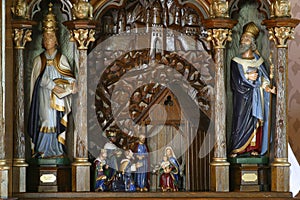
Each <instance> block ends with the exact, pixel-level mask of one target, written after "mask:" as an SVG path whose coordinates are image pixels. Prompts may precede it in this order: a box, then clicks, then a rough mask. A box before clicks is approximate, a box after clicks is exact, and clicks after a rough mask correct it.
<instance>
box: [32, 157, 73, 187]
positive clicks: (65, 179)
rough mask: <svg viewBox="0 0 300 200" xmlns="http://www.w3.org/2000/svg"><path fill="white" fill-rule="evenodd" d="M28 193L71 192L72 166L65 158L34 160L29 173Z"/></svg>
mask: <svg viewBox="0 0 300 200" xmlns="http://www.w3.org/2000/svg"><path fill="white" fill-rule="evenodd" d="M27 191H28V192H69V191H71V166H70V165H69V162H68V161H67V160H66V159H65V158H57V159H33V160H32V161H31V162H30V167H28V172H27Z"/></svg>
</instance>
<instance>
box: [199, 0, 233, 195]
mask: <svg viewBox="0 0 300 200" xmlns="http://www.w3.org/2000/svg"><path fill="white" fill-rule="evenodd" d="M221 8H224V9H221ZM227 8H228V4H227V2H226V1H225V0H216V1H213V2H212V5H211V10H210V15H211V18H209V19H206V20H204V22H203V25H204V26H205V28H206V29H207V33H208V37H207V40H208V41H210V42H211V43H212V45H213V48H214V62H215V88H214V91H215V101H214V124H215V146H214V156H213V160H212V162H211V163H210V167H211V172H210V190H211V191H216V192H228V191H229V165H230V164H229V162H227V153H226V93H225V91H226V90H225V78H224V76H225V75H224V74H225V73H224V71H225V63H226V59H225V46H226V43H227V42H229V41H231V29H232V28H233V26H234V25H235V24H236V23H237V21H235V20H231V19H229V18H228V14H227V10H228V9H227Z"/></svg>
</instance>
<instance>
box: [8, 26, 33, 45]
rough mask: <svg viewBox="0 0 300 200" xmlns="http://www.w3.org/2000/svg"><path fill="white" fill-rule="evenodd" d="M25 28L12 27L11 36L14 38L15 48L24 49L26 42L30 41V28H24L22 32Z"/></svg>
mask: <svg viewBox="0 0 300 200" xmlns="http://www.w3.org/2000/svg"><path fill="white" fill-rule="evenodd" d="M24 31H25V29H14V33H13V34H12V35H13V38H14V43H15V48H16V49H24V47H25V45H26V43H27V42H30V41H31V40H32V38H31V34H32V31H31V30H26V31H25V33H24Z"/></svg>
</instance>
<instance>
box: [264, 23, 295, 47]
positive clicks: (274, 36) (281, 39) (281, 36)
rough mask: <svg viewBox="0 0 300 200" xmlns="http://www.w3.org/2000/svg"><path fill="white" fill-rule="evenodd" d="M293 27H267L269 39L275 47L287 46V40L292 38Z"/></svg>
mask: <svg viewBox="0 0 300 200" xmlns="http://www.w3.org/2000/svg"><path fill="white" fill-rule="evenodd" d="M294 32H295V28H292V27H275V28H270V29H269V35H270V37H269V39H270V40H273V41H274V42H275V44H276V45H277V47H283V48H286V47H287V41H288V40H289V39H294Z"/></svg>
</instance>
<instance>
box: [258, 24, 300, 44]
mask: <svg viewBox="0 0 300 200" xmlns="http://www.w3.org/2000/svg"><path fill="white" fill-rule="evenodd" d="M299 22H300V20H298V19H291V18H272V19H269V20H264V21H263V25H265V26H266V27H267V29H268V30H269V39H270V40H273V41H274V43H275V45H276V46H277V48H287V42H288V40H290V39H294V31H295V27H296V26H297V25H298V23H299Z"/></svg>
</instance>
